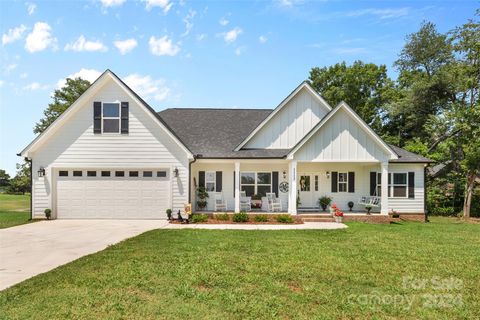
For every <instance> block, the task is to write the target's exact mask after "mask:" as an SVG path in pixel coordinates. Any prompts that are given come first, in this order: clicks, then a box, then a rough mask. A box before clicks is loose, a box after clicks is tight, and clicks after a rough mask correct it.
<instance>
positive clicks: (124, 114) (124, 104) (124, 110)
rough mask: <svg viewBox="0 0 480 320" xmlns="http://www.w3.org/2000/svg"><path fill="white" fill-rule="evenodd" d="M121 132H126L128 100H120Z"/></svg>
mask: <svg viewBox="0 0 480 320" xmlns="http://www.w3.org/2000/svg"><path fill="white" fill-rule="evenodd" d="M120 120H121V132H122V133H128V102H122V113H121V119H120Z"/></svg>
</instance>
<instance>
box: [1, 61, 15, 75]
mask: <svg viewBox="0 0 480 320" xmlns="http://www.w3.org/2000/svg"><path fill="white" fill-rule="evenodd" d="M17 67H18V64H16V63H11V64H7V65H6V66H5V67H4V68H3V71H4V73H10V71H13V70H15V69H16V68H17Z"/></svg>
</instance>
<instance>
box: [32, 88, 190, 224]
mask: <svg viewBox="0 0 480 320" xmlns="http://www.w3.org/2000/svg"><path fill="white" fill-rule="evenodd" d="M94 101H102V102H122V101H128V102H129V133H128V134H94V133H93V120H92V119H93V102H94ZM79 107H80V108H77V109H76V112H75V114H73V115H72V118H70V119H69V121H67V122H66V123H64V124H63V125H62V126H61V127H60V128H58V131H57V132H55V134H54V135H53V136H52V137H50V138H49V139H48V140H46V141H45V142H44V143H43V144H42V145H40V146H39V147H38V149H37V150H35V151H34V153H33V155H32V158H33V172H34V175H33V199H34V201H33V203H34V208H33V211H34V216H35V217H44V213H43V211H44V210H45V209H46V208H51V209H52V210H53V211H54V210H55V203H54V197H53V196H52V195H53V193H54V192H53V191H52V190H54V188H55V174H56V173H55V172H54V171H55V170H53V169H54V168H56V169H59V168H70V169H74V168H79V169H88V168H96V169H102V168H105V169H115V168H118V169H134V168H136V169H140V170H141V169H148V168H151V169H155V168H164V169H168V170H169V171H170V173H169V174H170V176H171V179H172V209H173V210H179V209H182V210H183V206H184V204H185V203H187V202H188V155H187V154H186V152H185V151H184V150H183V149H182V148H181V147H180V146H179V145H178V144H177V143H176V142H175V141H174V140H173V139H172V138H171V137H169V136H168V134H167V133H166V132H165V131H164V130H163V129H162V128H160V126H159V124H158V123H157V122H156V120H154V119H152V117H151V116H150V115H149V114H148V112H149V111H147V110H146V109H145V108H143V107H142V106H140V105H138V104H136V103H135V102H134V100H132V99H130V96H129V95H128V94H127V93H126V92H125V91H124V90H123V88H121V87H120V86H118V85H117V84H116V83H114V82H113V81H108V82H107V83H106V84H105V85H104V86H103V87H101V88H100V89H99V90H98V92H97V94H95V96H94V97H92V98H91V99H89V100H87V101H86V102H85V104H84V105H82V106H79ZM40 167H44V168H45V169H46V174H45V177H44V178H39V177H38V175H37V174H36V172H37V171H38V169H39V168H40ZM175 168H178V170H179V176H178V178H175V177H174V176H173V173H172V170H173V169H175ZM54 214H55V211H54Z"/></svg>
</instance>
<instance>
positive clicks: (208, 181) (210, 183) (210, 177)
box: [205, 171, 216, 192]
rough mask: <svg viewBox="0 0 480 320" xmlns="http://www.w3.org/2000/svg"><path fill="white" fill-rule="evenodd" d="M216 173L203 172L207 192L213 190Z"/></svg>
mask: <svg viewBox="0 0 480 320" xmlns="http://www.w3.org/2000/svg"><path fill="white" fill-rule="evenodd" d="M215 183H216V174H215V171H206V172H205V189H206V191H207V192H212V191H215V190H216V189H215V187H216V186H215Z"/></svg>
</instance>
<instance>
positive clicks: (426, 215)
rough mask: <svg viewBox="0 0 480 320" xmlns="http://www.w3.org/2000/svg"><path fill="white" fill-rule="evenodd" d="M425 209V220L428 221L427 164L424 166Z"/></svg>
mask: <svg viewBox="0 0 480 320" xmlns="http://www.w3.org/2000/svg"><path fill="white" fill-rule="evenodd" d="M423 211H424V214H425V222H430V221H428V209H427V166H425V167H424V168H423Z"/></svg>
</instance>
